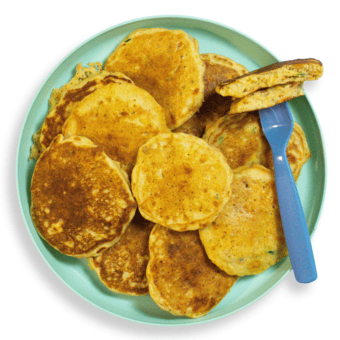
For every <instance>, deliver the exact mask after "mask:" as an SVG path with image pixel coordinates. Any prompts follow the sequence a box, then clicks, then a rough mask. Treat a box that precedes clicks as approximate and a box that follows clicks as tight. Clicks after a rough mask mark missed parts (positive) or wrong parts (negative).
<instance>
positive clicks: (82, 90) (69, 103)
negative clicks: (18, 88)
mask: <svg viewBox="0 0 340 340" xmlns="http://www.w3.org/2000/svg"><path fill="white" fill-rule="evenodd" d="M108 74H109V73H108V72H106V71H103V70H102V64H101V63H99V62H96V63H88V67H83V66H82V64H81V63H79V64H78V65H77V67H76V74H75V75H74V77H73V78H72V79H71V80H70V81H69V82H68V83H66V84H65V85H63V86H62V87H61V88H60V89H57V88H55V89H54V90H53V91H52V93H51V97H50V99H49V102H48V103H49V105H48V113H47V114H48V118H47V119H46V120H45V122H44V123H45V124H43V128H44V129H43V133H42V127H41V128H40V129H38V131H37V132H36V133H35V134H34V135H33V143H34V144H33V145H32V147H31V155H30V159H35V160H37V159H38V158H39V157H40V155H41V154H42V152H44V150H45V149H46V148H47V147H48V146H49V144H50V143H51V141H52V140H53V138H54V137H56V136H57V134H58V133H61V127H62V125H63V123H64V121H65V119H66V118H65V117H66V116H68V112H69V110H70V109H72V107H73V106H74V105H75V104H76V103H77V101H79V100H81V96H82V95H83V96H85V95H86V93H87V91H89V88H88V86H87V87H84V86H85V85H86V84H87V83H88V82H90V81H91V83H92V81H94V82H95V84H97V82H98V81H99V79H102V78H103V77H105V76H107V75H108ZM98 77H99V79H97V78H98ZM95 84H94V83H92V87H91V89H90V90H93V89H94V88H95V86H93V85H95ZM97 86H98V85H97ZM72 89H74V90H75V91H71V92H70V93H69V94H67V93H68V91H69V90H72ZM64 96H65V98H64ZM62 98H63V100H62ZM61 101H62V103H61V107H60V108H58V109H57V112H56V111H55V109H56V107H57V106H58V104H59V103H60V102H61ZM51 111H53V112H52V113H51ZM50 113H51V114H50ZM41 143H42V144H41Z"/></svg>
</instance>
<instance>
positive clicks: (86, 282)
mask: <svg viewBox="0 0 340 340" xmlns="http://www.w3.org/2000/svg"><path fill="white" fill-rule="evenodd" d="M143 27H147V28H150V27H164V28H170V29H175V28H176V29H181V30H184V31H186V32H187V33H189V34H190V35H191V36H193V37H194V38H196V39H197V40H198V42H199V45H200V53H207V52H213V53H218V54H222V55H225V56H227V57H230V58H232V59H233V60H235V61H237V62H239V63H241V64H243V65H244V66H245V67H247V68H248V69H249V70H250V71H251V70H254V69H256V68H259V67H262V66H266V65H268V64H271V63H274V62H277V61H279V60H278V59H277V58H276V57H275V56H274V55H273V54H272V53H270V52H269V51H268V50H267V49H265V48H264V47H263V46H261V45H260V44H259V43H257V42H255V41H254V40H252V39H250V38H249V37H247V36H245V35H244V34H241V33H239V32H237V31H235V30H233V29H231V28H229V27H227V26H224V25H221V24H219V23H215V22H211V21H207V20H203V19H198V18H191V17H181V16H171V17H169V16H167V17H165V16H164V17H152V18H144V19H138V20H135V21H131V22H126V23H123V24H120V25H118V26H115V27H112V28H110V29H108V30H106V31H104V32H102V33H99V34H98V35H96V36H94V37H93V38H91V39H89V40H88V41H86V42H85V43H83V44H82V45H81V46H79V47H78V48H77V49H75V50H74V51H73V52H71V53H70V54H69V55H68V56H66V58H65V59H64V60H63V61H62V62H61V63H60V64H59V65H58V66H57V67H56V68H55V69H54V71H53V72H52V73H51V74H50V75H49V77H48V78H47V79H46V81H45V82H44V83H43V85H42V86H41V88H40V90H39V91H38V93H37V95H36V96H35V98H34V100H33V103H32V105H31V107H30V109H29V111H28V114H27V117H26V120H25V122H24V126H23V128H22V133H21V136H20V142H19V148H18V155H17V188H18V195H19V201H20V204H21V210H22V213H23V215H24V219H25V221H26V225H27V227H28V230H29V232H30V234H31V236H32V239H33V241H34V243H35V244H36V246H37V248H38V249H39V251H40V253H41V255H42V256H43V257H44V258H45V260H46V261H47V263H48V264H49V265H50V267H51V268H52V270H53V271H54V272H55V273H56V274H57V276H59V278H60V279H61V280H62V281H64V282H65V283H66V284H67V285H68V286H69V287H70V288H71V289H72V290H74V291H75V292H76V293H78V294H79V295H80V296H81V297H83V298H84V299H86V300H87V301H89V302H91V303H92V304H94V305H96V306H97V307H99V308H101V309H103V310H105V311H107V312H109V313H112V314H114V315H117V316H120V317H122V318H125V319H129V320H133V321H137V322H141V323H147V324H157V325H187V324H195V323H196V324H197V323H203V322H207V321H211V320H215V319H218V318H221V317H224V316H227V315H230V314H232V313H234V312H236V311H238V310H240V309H242V308H244V307H246V306H248V305H249V304H251V303H252V302H254V301H256V300H257V299H259V298H260V297H261V296H263V295H264V294H266V293H267V292H268V291H269V290H271V289H272V288H273V287H275V286H276V285H277V284H278V283H279V282H280V281H281V280H282V279H283V278H284V277H285V275H286V274H287V273H288V272H289V271H290V270H291V264H290V261H289V259H288V258H285V259H284V260H282V261H281V262H280V263H278V264H277V265H275V266H274V267H271V268H270V269H268V270H266V271H265V272H264V273H262V274H260V275H256V276H247V277H243V278H241V279H240V280H239V281H238V282H237V283H236V284H235V285H234V287H233V288H232V290H231V292H230V293H229V294H228V295H227V296H226V297H225V298H224V299H223V301H222V302H221V303H220V304H219V305H218V306H216V307H215V308H214V309H213V310H212V311H211V312H210V313H209V314H208V315H206V316H204V317H202V318H199V319H189V318H185V317H177V316H173V315H171V314H169V313H167V312H165V311H163V310H161V309H160V308H158V306H157V305H156V304H155V303H154V302H153V301H152V299H151V298H150V296H141V297H129V296H125V295H121V294H115V293H112V292H111V291H110V290H108V289H107V288H106V287H105V286H103V285H102V283H101V282H100V281H99V279H98V278H97V276H96V274H95V273H94V272H93V271H91V270H90V269H89V267H88V265H87V260H79V259H75V258H71V257H68V256H64V255H62V254H60V253H59V252H58V251H56V250H54V249H53V248H52V247H50V246H49V245H48V244H47V243H46V242H45V241H43V240H42V239H41V238H40V237H39V236H38V234H37V233H36V231H35V228H34V226H33V223H32V220H31V216H30V212H29V207H30V201H31V194H30V183H31V178H32V174H33V169H34V166H35V162H34V161H28V157H29V154H30V147H31V145H32V135H33V134H34V132H35V131H36V130H37V129H38V128H39V127H40V126H41V124H42V122H43V120H44V118H45V116H46V113H47V108H48V99H49V97H50V94H51V91H52V89H53V88H56V87H61V86H62V85H63V84H65V83H66V82H68V81H69V80H70V79H71V77H72V75H73V74H74V71H75V67H76V65H77V64H78V63H79V62H82V63H83V65H86V64H87V63H88V62H94V61H100V62H104V61H105V60H106V58H107V57H108V56H109V54H111V53H112V52H113V50H114V49H115V48H116V47H117V45H118V43H119V42H120V41H121V40H122V39H124V38H125V37H126V36H127V35H128V34H129V33H131V32H132V31H133V30H135V29H137V28H143ZM289 106H290V108H291V110H292V113H293V116H294V119H295V120H296V121H297V122H298V123H299V124H300V125H301V126H302V128H303V130H304V131H305V133H306V136H307V140H308V144H309V147H310V149H311V152H312V155H313V157H312V158H311V159H310V160H309V161H308V162H307V164H306V165H305V166H304V168H303V170H302V173H301V176H300V179H299V182H298V191H299V193H300V197H301V201H302V205H303V208H304V212H305V214H306V220H307V224H308V228H309V231H310V233H311V234H313V233H314V231H315V228H316V224H317V221H318V217H319V215H320V211H321V207H322V202H323V197H324V191H325V152H324V148H323V141H322V136H321V132H320V127H319V125H318V121H317V119H316V116H315V113H314V112H313V109H312V107H311V105H310V103H309V101H308V99H307V97H306V96H304V97H299V98H296V99H294V100H292V101H290V102H289Z"/></svg>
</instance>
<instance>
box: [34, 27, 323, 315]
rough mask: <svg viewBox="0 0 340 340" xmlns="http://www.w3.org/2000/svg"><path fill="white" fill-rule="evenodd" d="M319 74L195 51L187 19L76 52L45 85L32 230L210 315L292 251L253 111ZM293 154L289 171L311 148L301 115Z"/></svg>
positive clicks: (115, 275) (315, 67)
mask: <svg viewBox="0 0 340 340" xmlns="http://www.w3.org/2000/svg"><path fill="white" fill-rule="evenodd" d="M321 74H322V65H321V63H320V62H318V61H315V60H314V59H306V60H299V62H297V61H291V62H286V63H281V64H277V65H274V66H272V67H269V68H265V69H262V70H257V71H256V72H251V73H248V70H247V69H246V68H245V67H244V66H242V65H240V64H238V63H237V62H235V61H233V60H231V59H230V58H227V57H225V56H221V55H216V54H212V53H207V54H199V44H198V41H197V40H196V39H194V38H193V37H191V36H189V35H188V34H187V33H185V32H183V31H180V30H168V29H162V28H152V29H138V30H136V31H134V32H132V33H131V34H130V35H129V36H128V37H126V38H125V39H124V40H123V41H122V42H121V43H120V44H119V46H118V47H117V48H116V49H115V51H114V52H113V53H112V54H111V55H110V56H109V57H108V59H107V61H106V63H105V66H104V69H103V67H102V65H101V64H100V63H98V62H97V63H90V64H89V67H82V65H81V64H80V65H78V66H77V68H76V74H75V76H74V77H73V78H72V79H71V81H70V82H69V83H67V84H65V85H64V86H63V87H61V88H60V89H55V90H54V91H53V92H52V94H51V98H50V102H49V104H50V105H49V112H48V114H47V117H46V119H45V121H44V123H43V125H42V127H41V129H39V131H37V133H36V134H35V135H34V136H33V140H34V145H33V146H32V149H31V158H34V159H36V160H37V164H36V167H35V170H34V174H33V178H32V184H31V192H32V202H31V216H32V220H33V223H34V225H35V227H36V230H37V232H38V233H39V235H40V236H41V237H42V238H43V239H45V240H46V241H47V242H48V243H49V244H50V245H51V246H52V247H54V248H55V249H57V250H58V251H60V252H61V253H62V254H65V255H68V256H73V257H77V258H87V259H88V262H89V265H90V267H91V268H92V269H93V270H94V271H95V272H96V273H97V274H98V277H99V279H100V280H101V281H102V282H103V284H104V285H106V287H107V288H108V289H110V290H112V291H113V292H115V293H123V294H129V295H145V294H148V293H149V294H150V295H151V297H152V299H153V300H154V301H155V302H156V303H157V304H158V305H159V307H160V308H162V309H164V310H167V311H169V312H170V313H172V314H175V315H182V316H188V317H201V316H203V315H205V314H207V313H208V312H209V311H210V310H211V309H212V308H214V307H215V306H216V305H217V304H218V303H219V302H220V301H221V300H222V299H223V298H224V296H225V295H226V294H227V293H228V292H229V291H230V289H231V288H232V286H233V284H234V283H235V282H236V281H237V279H238V278H239V277H241V276H244V275H254V274H259V273H261V272H263V271H264V270H266V269H267V268H269V267H270V266H272V265H274V264H276V263H277V262H279V261H280V260H281V259H282V258H283V257H284V256H286V255H287V247H286V243H285V238H284V234H283V229H282V224H281V218H280V211H279V207H278V202H277V196H276V190H275V178H274V171H273V162H272V155H271V151H270V147H269V144H268V142H267V140H266V138H265V136H264V134H263V132H262V129H261V125H260V120H259V113H258V111H256V110H258V109H261V108H263V107H266V106H268V105H275V104H276V103H278V102H282V101H284V100H288V99H290V98H292V97H295V96H297V95H301V94H303V92H301V91H302V90H301V86H302V83H303V81H305V80H313V79H317V78H318V77H319V76H321ZM254 77H255V78H254ZM254 84H255V85H256V86H255V85H254ZM287 84H288V85H289V86H288V87H287ZM296 84H297V85H296ZM297 89H298V90H297ZM216 91H217V92H216ZM287 93H288V95H286V94H287ZM265 97H266V98H267V99H268V100H264V99H263V98H265ZM240 99H241V100H243V101H240ZM240 102H241V104H239V103H240ZM245 103H247V105H248V106H247V105H245ZM259 103H260V104H259ZM235 107H237V109H235ZM230 113H235V114H230ZM236 113H237V114H236ZM287 156H288V160H289V163H290V166H291V169H292V172H293V175H294V177H295V180H297V179H298V177H299V174H300V172H301V169H302V166H303V165H304V164H305V163H306V162H307V160H308V159H309V158H310V157H311V154H310V151H309V149H308V145H307V141H306V137H305V134H304V132H303V130H302V128H301V127H300V126H299V125H298V124H297V123H295V127H294V131H293V134H292V136H291V139H290V141H289V144H288V147H287Z"/></svg>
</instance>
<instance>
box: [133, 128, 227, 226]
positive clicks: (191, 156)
mask: <svg viewBox="0 0 340 340" xmlns="http://www.w3.org/2000/svg"><path fill="white" fill-rule="evenodd" d="M231 181H232V171H231V169H230V167H229V166H228V164H227V162H226V160H225V158H224V156H223V155H222V153H221V152H220V151H219V150H217V149H215V148H214V147H212V146H210V145H209V144H207V143H206V142H205V141H204V140H202V139H201V138H198V137H195V136H191V135H187V134H184V133H166V134H159V135H158V136H156V137H154V138H152V139H150V140H149V141H148V142H147V143H145V144H144V145H142V146H141V148H140V149H139V151H138V157H137V163H136V166H135V167H134V169H133V172H132V183H131V184H132V192H133V194H134V196H135V198H136V200H137V203H138V207H139V210H140V213H141V214H142V216H143V217H144V218H146V219H147V220H149V221H152V222H155V223H159V224H160V225H162V226H165V227H168V228H171V229H175V230H178V231H185V230H194V229H199V228H203V227H204V226H205V224H207V223H210V222H212V221H213V220H214V219H215V218H216V217H217V215H218V214H219V212H220V211H221V210H222V209H223V207H224V205H225V204H226V203H227V201H228V199H229V196H230V184H231Z"/></svg>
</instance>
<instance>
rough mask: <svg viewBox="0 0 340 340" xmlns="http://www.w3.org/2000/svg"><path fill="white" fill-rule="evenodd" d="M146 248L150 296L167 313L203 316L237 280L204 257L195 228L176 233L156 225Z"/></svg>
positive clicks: (192, 316) (194, 316)
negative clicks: (148, 254)
mask: <svg viewBox="0 0 340 340" xmlns="http://www.w3.org/2000/svg"><path fill="white" fill-rule="evenodd" d="M149 247H150V261H149V264H148V267H147V278H148V282H149V291H150V296H151V297H152V299H153V300H154V301H155V302H156V303H157V305H158V306H159V307H160V308H162V309H164V310H166V311H168V312H170V313H171V314H174V315H183V316H188V317H191V318H197V317H201V316H204V315H205V314H207V313H208V312H209V311H210V310H211V309H212V308H214V307H215V306H216V305H217V304H218V303H219V302H220V301H221V300H222V299H223V298H224V296H225V295H226V294H227V293H228V292H229V291H230V289H231V287H232V286H233V284H234V283H235V282H236V280H237V277H236V276H229V275H227V274H226V273H224V272H223V271H222V270H220V269H219V268H218V267H217V266H215V265H214V264H213V263H212V262H211V261H210V260H209V259H208V257H207V255H206V253H205V251H204V248H203V246H202V243H201V242H200V239H199V235H198V231H196V230H193V231H186V232H181V233H179V232H176V231H174V230H170V229H168V228H164V227H162V226H160V225H156V226H155V227H154V229H153V230H152V232H151V235H150V244H149Z"/></svg>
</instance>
